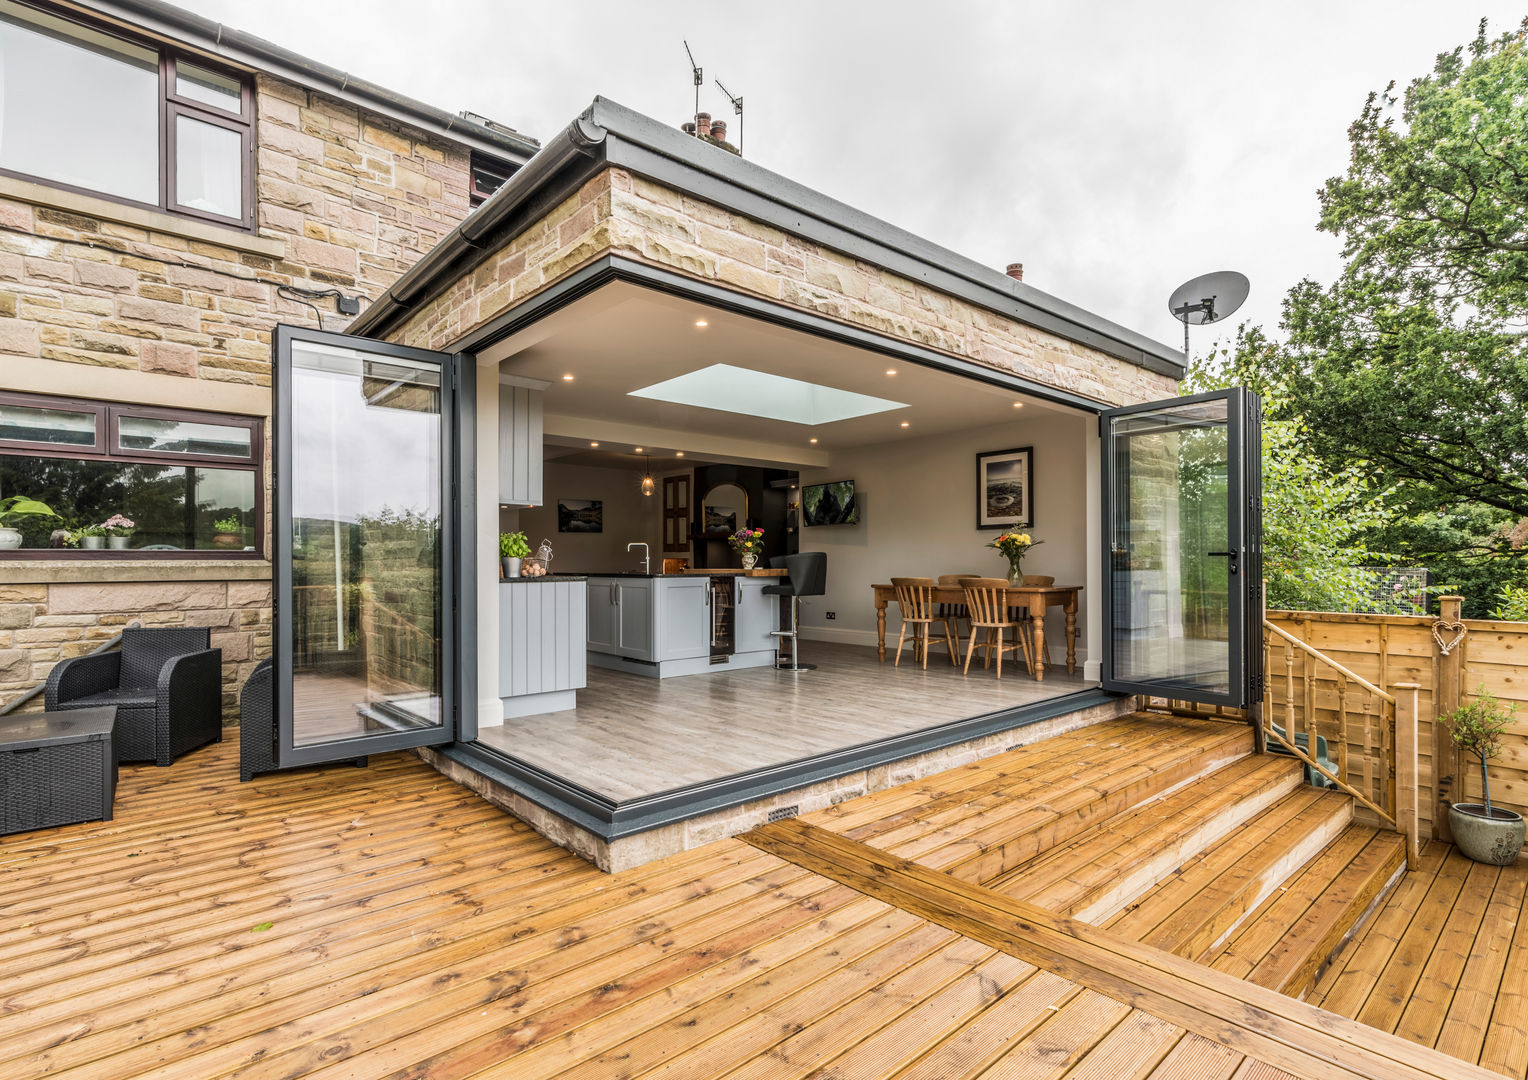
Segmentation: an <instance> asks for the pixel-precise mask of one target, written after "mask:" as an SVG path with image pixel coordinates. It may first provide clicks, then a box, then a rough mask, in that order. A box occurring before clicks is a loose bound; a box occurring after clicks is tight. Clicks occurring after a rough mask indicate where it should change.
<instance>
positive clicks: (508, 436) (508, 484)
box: [499, 379, 547, 506]
mask: <svg viewBox="0 0 1528 1080" xmlns="http://www.w3.org/2000/svg"><path fill="white" fill-rule="evenodd" d="M521 382H523V383H524V385H520V384H519V383H521ZM546 385H547V384H546V383H544V382H540V381H539V380H533V379H525V380H519V381H517V384H516V385H512V386H505V385H500V387H499V502H501V503H509V504H511V505H518V506H540V505H541V504H542V503H543V502H544V501H545V500H544V498H543V494H542V485H541V474H542V471H543V469H542V457H543V452H542V448H541V436H542V418H541V397H542V393H541V392H542V390H543V389H545V388H546ZM538 387H539V389H538Z"/></svg>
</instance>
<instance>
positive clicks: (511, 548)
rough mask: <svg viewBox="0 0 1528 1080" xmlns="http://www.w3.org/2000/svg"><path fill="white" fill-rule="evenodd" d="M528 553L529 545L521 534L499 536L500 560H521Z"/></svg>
mask: <svg viewBox="0 0 1528 1080" xmlns="http://www.w3.org/2000/svg"><path fill="white" fill-rule="evenodd" d="M530 553H531V544H530V541H529V540H527V539H526V537H525V534H524V533H523V532H507V533H500V534H499V557H500V558H501V559H523V558H525V557H526V556H528V555H529V554H530Z"/></svg>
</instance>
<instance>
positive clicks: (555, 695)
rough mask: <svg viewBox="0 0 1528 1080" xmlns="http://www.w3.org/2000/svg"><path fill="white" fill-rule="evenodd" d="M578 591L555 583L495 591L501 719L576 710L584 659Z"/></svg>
mask: <svg viewBox="0 0 1528 1080" xmlns="http://www.w3.org/2000/svg"><path fill="white" fill-rule="evenodd" d="M584 590H585V583H584V582H582V581H563V580H560V579H558V578H555V577H547V578H520V579H518V580H515V581H510V582H506V583H504V584H503V585H500V586H499V627H500V629H499V697H500V698H502V699H503V702H504V715H505V716H506V717H518V716H531V715H535V714H537V713H543V712H556V711H558V710H561V709H572V708H575V707H576V705H577V694H576V691H578V690H579V689H580V688H582V687H583V686H584V685H585V673H586V663H587V658H588V655H589V654H588V652H587V650H586V646H585V643H586V641H587V637H588V631H587V628H586V625H585V624H586V618H585V616H586V613H587V611H588V604H587V602H586V600H585V595H584Z"/></svg>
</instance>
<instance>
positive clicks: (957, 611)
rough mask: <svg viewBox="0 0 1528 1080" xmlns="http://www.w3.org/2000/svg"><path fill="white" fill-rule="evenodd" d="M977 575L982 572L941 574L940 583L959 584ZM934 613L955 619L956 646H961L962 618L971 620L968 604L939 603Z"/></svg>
mask: <svg viewBox="0 0 1528 1080" xmlns="http://www.w3.org/2000/svg"><path fill="white" fill-rule="evenodd" d="M977 577H981V575H980V574H940V575H939V584H940V585H959V584H960V583H961V582H962V581H964V580H965V579H966V578H977ZM934 614H935V615H943V616H944V617H945V618H947V619H953V620H954V623H953V625H954V627H955V647H956V648H957V649H958V648H960V621H961V620H962V619H964V620H966V621H967V622H970V621H971V612H970V611H968V610H967V609H966V605H965V604H939V605H937V606H936V607H935V608H934Z"/></svg>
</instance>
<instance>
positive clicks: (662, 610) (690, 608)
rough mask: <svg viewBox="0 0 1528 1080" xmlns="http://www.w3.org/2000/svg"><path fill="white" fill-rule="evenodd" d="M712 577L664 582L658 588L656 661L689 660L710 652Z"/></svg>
mask: <svg viewBox="0 0 1528 1080" xmlns="http://www.w3.org/2000/svg"><path fill="white" fill-rule="evenodd" d="M710 599H711V579H710V578H708V577H694V578H686V579H682V580H679V581H663V582H660V583H659V587H658V642H657V644H658V655H657V657H656V659H658V660H689V659H692V658H694V657H697V656H708V655H710V652H711V621H710V617H709V613H710V603H709V602H710Z"/></svg>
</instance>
